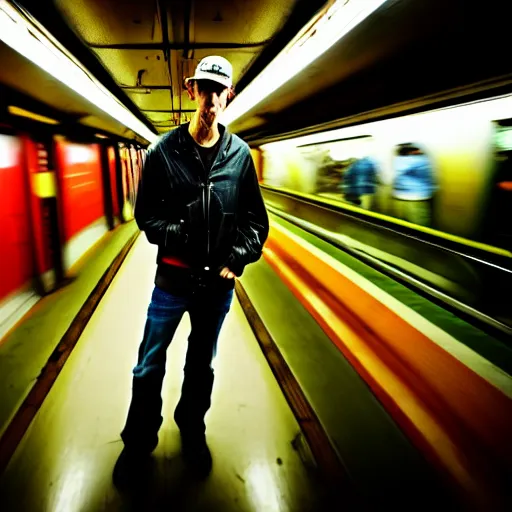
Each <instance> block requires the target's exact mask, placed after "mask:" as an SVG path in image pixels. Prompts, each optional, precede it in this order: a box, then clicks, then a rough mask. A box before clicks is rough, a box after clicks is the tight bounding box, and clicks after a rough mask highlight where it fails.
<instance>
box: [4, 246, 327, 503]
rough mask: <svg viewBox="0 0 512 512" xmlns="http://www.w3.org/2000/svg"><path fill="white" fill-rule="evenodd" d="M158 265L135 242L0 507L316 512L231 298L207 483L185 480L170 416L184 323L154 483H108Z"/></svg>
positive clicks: (270, 382) (317, 494) (285, 413)
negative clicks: (134, 486)
mask: <svg viewBox="0 0 512 512" xmlns="http://www.w3.org/2000/svg"><path fill="white" fill-rule="evenodd" d="M155 257H156V248H154V247H152V246H150V245H149V244H148V243H147V241H146V239H145V237H144V236H141V237H139V239H138V240H137V242H136V244H135V245H134V247H133V249H132V251H131V252H130V254H129V255H128V257H127V258H126V260H125V262H124V264H123V266H122V268H121V270H120V272H119V273H118V275H117V276H116V278H115V279H114V281H113V283H112V285H111V286H110V288H109V289H108V291H107V293H106V294H105V296H104V298H103V299H102V301H101V303H100V305H99V306H98V309H97V310H96V312H95V313H94V315H93V317H92V319H91V320H90V322H89V324H88V325H87V327H86V329H85V330H84V332H83V334H82V337H81V338H80V340H79V342H78V344H77V346H76V348H75V349H74V351H73V353H72V354H71V356H70V358H69V359H68V361H67V362H66V365H65V366H64V368H63V370H62V372H61V374H60V375H59V377H58V379H57V381H56V382H55V384H54V386H53V388H52V390H51V391H50V393H49V395H48V396H47V398H46V400H45V402H44V403H43V405H42V407H41V409H40V410H39V412H38V414H37V416H36V417H35V419H34V421H33V423H32V424H31V426H30V428H29V430H28V431H27V433H26V435H25V437H24V438H23V440H22V442H21V443H20V445H19V446H18V448H17V450H16V452H15V454H14V456H13V458H12V459H11V461H10V464H9V466H8V467H7V469H6V471H5V473H4V475H3V476H2V478H1V480H0V509H1V510H4V511H9V512H10V511H30V512H39V511H52V512H75V511H76V512H78V511H80V512H89V511H107V510H108V511H117V510H141V511H147V510H148V511H149V510H191V511H195V510H201V511H202V510H205V511H206V510H208V511H209V510H212V511H213V510H215V511H227V512H229V511H232V510H233V511H235V510H236V511H265V512H273V511H293V512H302V511H313V510H323V509H324V508H323V506H322V504H321V501H322V496H323V489H322V488H321V483H320V481H319V480H318V478H317V476H316V474H315V472H314V471H313V469H312V468H311V465H310V464H309V463H308V460H307V458H304V456H302V457H301V454H300V453H299V452H300V450H297V449H296V448H295V447H296V445H297V442H296V441H297V438H298V436H300V430H299V426H298V424H297V421H296V420H295V418H294V416H293V414H292V412H291V411H290V408H289V406H288V404H287V403H286V401H285V399H284V397H283V395H282V393H281V390H280V389H279V386H278V384H277V382H276V381H275V379H274V376H273V374H272V372H271V370H270V368H269V366H268V364H267V362H266V360H265V358H264V356H263V354H262V353H261V350H260V348H259V346H258V343H257V341H256V339H255V338H254V335H253V333H252V331H251V329H250V327H249V324H248V323H247V321H246V318H245V316H244V313H243V311H242V309H241V307H240V305H239V303H238V302H237V301H236V299H235V300H234V303H233V307H232V309H231V311H230V313H229V314H228V316H227V318H226V322H225V324H224V327H223V330H222V332H221V337H220V340H219V351H218V356H217V360H216V363H215V371H216V382H215V387H214V393H213V404H212V408H211V410H210V412H209V413H208V416H207V429H208V431H207V432H208V441H209V446H210V449H211V451H212V455H213V458H214V465H213V470H212V473H211V475H210V477H209V478H208V479H207V480H205V481H204V482H196V481H192V480H189V479H188V477H187V476H186V473H185V472H184V465H183V462H182V460H181V457H180V441H179V435H178V430H177V427H176V425H175V423H174V421H173V419H172V412H173V410H174V406H175V404H176V403H177V401H178V398H179V393H180V388H181V382H182V366H183V364H184V360H185V351H186V338H187V335H188V330H189V321H188V316H186V317H184V319H183V321H182V323H181V325H180V327H179V328H178V331H177V333H176V336H175V339H174V341H173V343H172V344H171V346H170V348H169V351H168V363H167V375H166V379H165V382H164V395H163V398H164V423H163V425H162V428H161V431H160V443H159V445H158V447H157V449H156V450H155V452H154V457H153V458H154V464H153V469H154V471H153V474H152V478H151V481H150V484H149V485H148V486H147V487H146V488H144V489H140V490H138V491H135V490H134V492H132V493H129V494H122V493H120V492H119V491H118V490H117V489H116V488H115V487H114V486H113V484H112V477H111V475H112V469H113V466H114V464H115V461H116V459H117V456H118V455H119V453H120V451H121V449H122V443H121V440H120V437H119V432H120V430H121V429H122V427H123V424H124V420H125V417H126V412H127V408H128V404H129V400H130V389H131V370H132V368H133V366H134V365H135V362H136V357H137V350H138V346H139V342H140V339H141V335H142V332H143V327H144V322H145V315H146V311H147V306H148V304H149V300H150V295H151V291H152V286H153V284H152V283H153V274H154V269H155ZM298 444H299V445H300V443H298Z"/></svg>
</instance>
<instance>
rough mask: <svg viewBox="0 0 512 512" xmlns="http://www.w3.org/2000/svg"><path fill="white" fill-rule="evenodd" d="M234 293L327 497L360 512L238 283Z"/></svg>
mask: <svg viewBox="0 0 512 512" xmlns="http://www.w3.org/2000/svg"><path fill="white" fill-rule="evenodd" d="M235 292H236V295H237V298H238V301H239V302H240V305H241V307H242V310H243V312H244V314H245V316H246V318H247V321H248V323H249V325H250V327H251V329H252V331H253V333H254V335H255V337H256V340H257V341H258V344H259V346H260V348H261V350H262V352H263V355H264V356H265V359H266V360H267V363H268V365H269V366H270V369H271V370H272V373H273V374H274V376H275V377H276V380H277V383H278V385H279V387H280V389H281V391H282V392H283V395H284V397H285V399H286V401H287V403H288V405H289V406H290V408H291V410H292V413H293V415H294V417H295V419H296V421H297V422H298V424H299V427H300V430H301V432H302V433H303V435H304V437H305V439H306V442H307V444H308V447H309V449H310V450H311V453H312V455H313V458H314V461H315V463H316V465H317V467H318V469H319V472H320V474H321V476H322V477H323V478H324V479H325V481H326V483H327V485H328V488H329V489H328V491H329V493H330V494H332V493H334V494H335V495H336V496H338V497H339V496H341V497H342V499H343V502H344V506H350V505H356V504H357V508H358V509H359V510H363V509H364V501H365V500H364V499H363V498H362V497H361V496H359V495H357V496H356V490H355V484H354V483H353V482H352V480H351V478H350V476H349V474H348V472H347V470H346V468H345V467H344V465H343V462H342V461H341V459H340V458H339V456H338V454H337V453H336V450H335V448H334V446H333V445H332V443H331V441H330V439H329V436H328V435H327V432H326V431H325V429H324V428H323V426H322V424H321V422H320V420H319V418H318V416H317V415H316V413H315V411H314V409H313V407H312V406H311V404H310V403H309V401H308V400H307V398H306V396H305V394H304V393H303V391H302V389H301V387H300V384H299V383H298V381H297V379H296V378H295V376H294V374H293V372H292V371H291V369H290V367H289V366H288V363H287V362H286V360H285V359H284V357H283V355H282V354H281V351H280V350H279V348H278V346H277V344H276V342H275V341H274V339H273V338H272V336H271V334H270V332H269V331H268V329H267V328H266V326H265V324H264V323H263V320H262V319H261V317H260V315H259V313H258V312H257V311H256V308H255V307H254V305H253V303H252V301H251V299H250V298H249V296H248V294H247V292H246V290H245V288H244V287H243V285H242V284H241V283H240V281H239V280H237V281H236V283H235ZM347 510H350V509H347Z"/></svg>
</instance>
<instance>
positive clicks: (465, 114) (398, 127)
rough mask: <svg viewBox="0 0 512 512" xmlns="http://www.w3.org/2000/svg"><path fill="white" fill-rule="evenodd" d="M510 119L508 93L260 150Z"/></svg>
mask: <svg viewBox="0 0 512 512" xmlns="http://www.w3.org/2000/svg"><path fill="white" fill-rule="evenodd" d="M510 118H512V95H511V94H509V95H504V96H499V97H495V98H490V99H485V100H478V101H474V102H470V103H464V104H461V105H454V106H452V107H444V108H440V109H434V110H427V111H425V112H419V113H417V114H409V115H404V116H401V117H396V118H392V119H386V120H381V121H373V122H370V123H363V124H359V125H355V126H346V127H342V128H337V129H335V130H328V131H324V132H318V133H312V134H310V135H302V136H299V137H295V138H292V139H284V140H279V141H275V142H269V143H267V144H263V145H262V146H261V148H260V149H262V150H264V151H274V150H276V151H282V150H284V149H288V148H295V147H297V146H303V145H306V144H323V143H327V142H332V141H335V140H340V139H349V138H354V137H362V136H378V135H382V134H386V133H387V134H389V133H394V134H395V135H396V136H397V137H398V134H401V136H402V137H404V138H408V134H410V133H411V132H412V131H413V130H418V129H419V127H421V128H422V130H423V131H425V130H427V129H428V130H431V131H432V132H434V131H436V130H440V129H445V128H446V127H447V126H450V127H452V126H454V123H457V125H456V126H460V125H461V124H462V123H464V122H466V120H468V119H470V120H471V122H482V121H483V122H491V121H497V120H500V119H510Z"/></svg>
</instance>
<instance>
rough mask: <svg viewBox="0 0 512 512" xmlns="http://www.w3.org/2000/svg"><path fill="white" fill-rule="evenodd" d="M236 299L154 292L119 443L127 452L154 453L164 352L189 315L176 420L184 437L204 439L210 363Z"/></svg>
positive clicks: (219, 293)
mask: <svg viewBox="0 0 512 512" xmlns="http://www.w3.org/2000/svg"><path fill="white" fill-rule="evenodd" d="M232 299H233V290H232V289H230V290H225V289H220V290H219V289H218V288H215V287H209V286H205V287H199V288H197V289H195V290H193V291H191V292H190V293H189V294H187V295H186V296H181V295H180V296H177V295H171V294H170V293H167V292H165V291H163V290H161V289H160V288H158V287H156V286H155V288H154V290H153V295H152V297H151V303H150V305H149V310H148V316H147V320H146V326H145V329H144V336H143V340H142V343H141V345H140V348H139V357H138V363H137V366H135V368H134V369H133V385H132V400H131V403H130V408H129V411H128V417H127V420H126V425H125V427H124V429H123V432H122V433H121V437H122V439H123V441H124V444H125V446H126V447H127V448H133V449H135V450H139V451H147V452H150V451H152V450H153V449H154V448H155V447H156V445H157V444H158V430H159V429H160V426H161V424H162V421H163V418H162V398H161V391H162V382H163V379H164V376H165V364H166V352H167V348H168V347H169V345H170V343H171V341H172V338H173V336H174V333H175V332H176V329H177V327H178V325H179V323H180V321H181V319H182V317H183V314H184V313H185V312H187V311H188V313H189V315H190V323H191V331H190V336H189V338H188V348H187V356H186V362H185V368H184V379H183V386H182V390H181V398H180V401H179V403H178V405H177V407H176V411H175V414H174V417H175V420H176V422H177V424H178V426H179V428H180V430H181V431H187V433H189V434H190V435H204V431H205V423H204V416H205V414H206V412H207V411H208V409H209V408H210V403H211V393H212V389H213V379H214V375H213V368H212V362H213V360H214V358H215V355H216V352H217V339H218V336H219V333H220V329H221V327H222V324H223V322H224V318H225V317H226V314H227V313H228V311H229V308H230V306H231V302H232Z"/></svg>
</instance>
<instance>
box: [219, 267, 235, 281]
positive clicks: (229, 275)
mask: <svg viewBox="0 0 512 512" xmlns="http://www.w3.org/2000/svg"><path fill="white" fill-rule="evenodd" d="M220 275H221V277H224V278H225V279H234V278H235V274H233V272H231V270H229V268H228V267H224V268H223V269H222V270H221V271H220Z"/></svg>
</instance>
